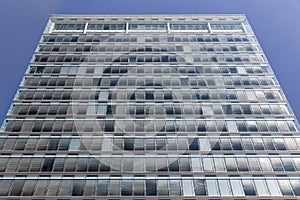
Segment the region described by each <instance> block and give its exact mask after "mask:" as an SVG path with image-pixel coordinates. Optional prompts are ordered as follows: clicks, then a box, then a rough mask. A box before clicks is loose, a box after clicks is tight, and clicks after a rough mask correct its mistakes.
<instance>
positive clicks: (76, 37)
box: [0, 15, 300, 200]
mask: <svg viewBox="0 0 300 200" xmlns="http://www.w3.org/2000/svg"><path fill="white" fill-rule="evenodd" d="M274 42H276V41H274ZM284 67H286V66H284ZM299 150H300V137H299V132H298V123H297V120H296V118H295V116H294V114H293V112H292V110H291V109H290V107H289V105H288V102H287V99H286V98H285V96H284V94H283V92H282V90H281V88H280V85H279V83H278V81H277V80H276V77H275V75H274V73H273V72H272V69H271V67H270V65H269V63H268V61H267V59H266V57H265V55H264V53H263V51H262V49H261V47H260V45H259V43H258V41H257V39H256V37H255V35H254V33H253V31H252V29H251V27H250V25H249V23H248V21H247V19H246V17H245V15H53V16H51V17H50V19H49V22H48V24H47V26H46V28H45V30H44V33H43V35H42V37H41V40H40V42H39V44H38V47H37V49H36V51H35V52H34V55H33V58H32V60H31V62H30V64H29V66H28V69H27V71H26V73H25V75H24V78H23V80H22V82H21V84H20V86H19V89H18V92H17V94H16V95H15V98H14V100H13V102H12V105H11V108H10V109H9V111H8V113H7V116H6V119H5V121H4V124H3V126H2V131H1V134H0V154H1V155H0V156H1V159H0V171H1V174H0V197H1V198H7V199H113V200H117V199H127V200H129V199H139V200H141V199H177V200H183V199H186V200H194V199H232V200H233V199H253V200H254V199H297V198H299V197H300V174H299V170H300V155H299Z"/></svg>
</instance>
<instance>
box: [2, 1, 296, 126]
mask: <svg viewBox="0 0 300 200" xmlns="http://www.w3.org/2000/svg"><path fill="white" fill-rule="evenodd" d="M179 13H188V14H211V13H218V14H233V13H243V14H246V15H247V18H248V20H249V21H250V24H251V25H252V28H253V30H254V32H255V34H256V36H257V38H258V40H259V42H260V44H261V46H262V48H263V50H264V52H265V54H266V56H267V58H268V60H269V62H270V64H271V66H272V68H273V70H274V72H275V74H276V75H277V78H278V80H279V82H280V84H281V86H282V88H283V91H284V93H285V94H286V96H287V98H288V100H289V102H290V104H291V107H292V108H293V110H294V112H295V114H296V115H297V117H298V119H300V101H298V99H299V97H300V22H299V21H300V0H0V22H1V23H0V24H1V26H0V27H1V31H0V45H1V48H0V52H1V53H0V58H1V64H0V65H1V66H0V121H2V120H3V119H4V116H5V114H6V112H7V110H8V108H9V106H10V102H11V101H12V99H13V97H14V95H15V93H16V91H17V87H18V85H19V83H20V81H21V79H22V76H23V74H24V72H25V70H26V68H27V66H28V63H29V61H30V59H31V57H32V54H33V52H34V50H35V48H36V45H37V44H38V41H39V39H40V36H41V34H42V31H43V29H44V27H45V24H46V22H47V20H48V18H49V16H50V14H179Z"/></svg>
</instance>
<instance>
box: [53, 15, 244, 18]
mask: <svg viewBox="0 0 300 200" xmlns="http://www.w3.org/2000/svg"><path fill="white" fill-rule="evenodd" d="M60 17H64V18H74V17H76V18H99V17H102V18H110V17H124V18H140V17H145V18H151V17H159V18H168V17H188V18H192V17H197V18H208V17H209V18H212V17H216V18H220V17H227V18H228V17H241V18H246V15H245V14H101V15H98V14H87V15H85V14H51V16H50V18H60Z"/></svg>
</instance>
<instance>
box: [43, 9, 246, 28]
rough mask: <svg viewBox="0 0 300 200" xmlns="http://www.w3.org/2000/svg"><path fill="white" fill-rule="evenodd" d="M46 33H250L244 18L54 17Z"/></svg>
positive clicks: (197, 16)
mask: <svg viewBox="0 0 300 200" xmlns="http://www.w3.org/2000/svg"><path fill="white" fill-rule="evenodd" d="M45 32H46V33H60V32H78V33H88V32H106V33H109V32H122V33H130V32H165V33H177V32H191V33H193V32H196V33H199V32H200V33H201V32H203V33H219V32H222V33H223V32H225V33H228V32H229V33H232V32H237V33H249V32H252V30H251V27H250V25H249V23H248V21H247V19H246V16H245V15H242V14H234V15H221V14H219V15H216V14H210V15H200V14H199V15H194V14H191V15H183V14H178V15H52V16H51V17H50V20H49V23H48V26H47V28H46V29H45Z"/></svg>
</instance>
